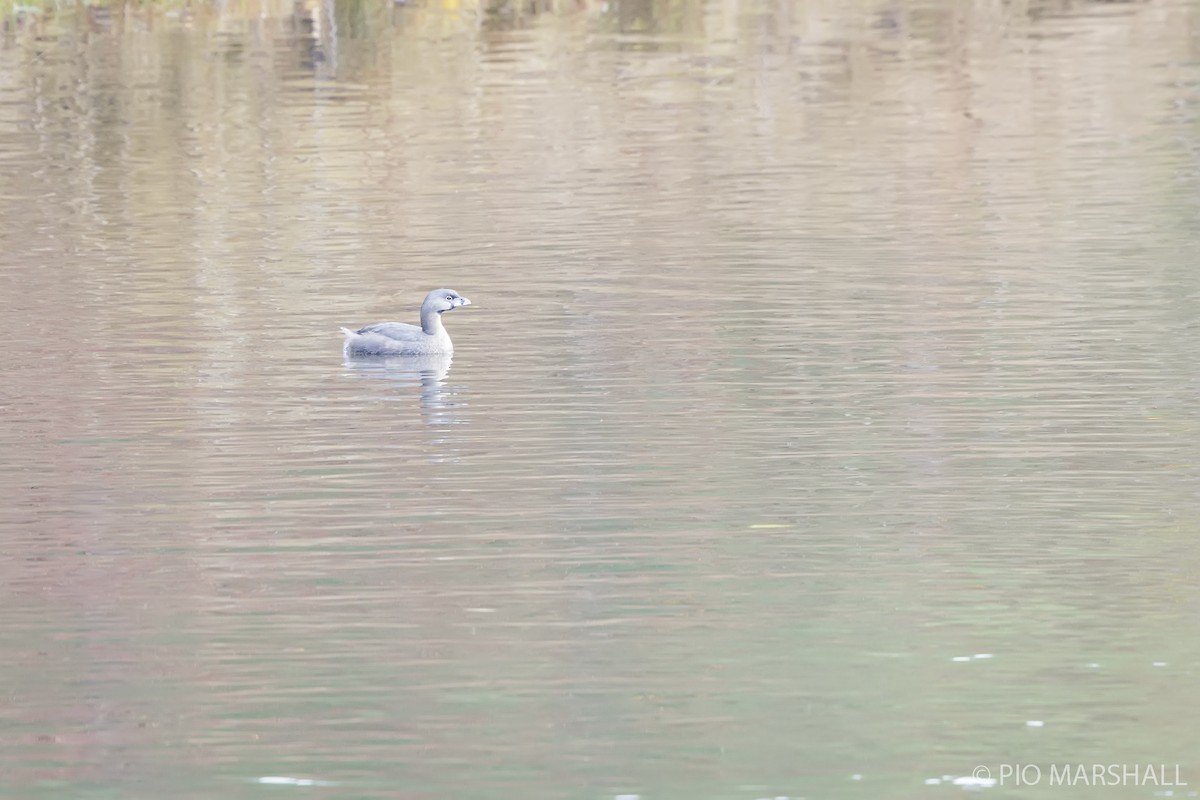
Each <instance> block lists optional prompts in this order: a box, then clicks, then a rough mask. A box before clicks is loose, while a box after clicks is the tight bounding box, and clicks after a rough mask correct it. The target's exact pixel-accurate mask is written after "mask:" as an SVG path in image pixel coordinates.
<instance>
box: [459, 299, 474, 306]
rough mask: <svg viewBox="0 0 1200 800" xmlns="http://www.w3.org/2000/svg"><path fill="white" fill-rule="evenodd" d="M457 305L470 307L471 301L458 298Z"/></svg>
mask: <svg viewBox="0 0 1200 800" xmlns="http://www.w3.org/2000/svg"><path fill="white" fill-rule="evenodd" d="M458 305H460V306H469V305H471V301H470V300H468V299H467V298H465V297H460V298H458Z"/></svg>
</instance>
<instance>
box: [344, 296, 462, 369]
mask: <svg viewBox="0 0 1200 800" xmlns="http://www.w3.org/2000/svg"><path fill="white" fill-rule="evenodd" d="M469 305H471V301H470V300H468V299H467V298H465V297H463V296H462V295H460V294H459V293H458V292H456V291H454V290H453V289H434V290H433V291H432V292H430V293H429V294H427V295H425V302H423V303H421V327H419V328H418V327H417V326H416V325H409V324H408V323H407V322H376V323H375V324H374V325H368V326H366V327H365V328H359V329H358V330H357V331H352V330H349V329H348V328H342V333H344V334H346V347H345V352H346V355H348V356H431V355H442V354H444V355H450V354H451V353H453V352H454V345H453V344H452V343H451V342H450V334H448V333H446V328H445V327H444V326H443V325H442V314H443V313H445V312H447V311H453V310H454V309H456V308H462V307H463V306H469Z"/></svg>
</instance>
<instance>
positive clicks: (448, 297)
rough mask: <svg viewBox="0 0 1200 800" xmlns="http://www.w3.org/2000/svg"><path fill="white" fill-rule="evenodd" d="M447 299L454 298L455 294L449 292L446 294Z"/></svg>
mask: <svg viewBox="0 0 1200 800" xmlns="http://www.w3.org/2000/svg"><path fill="white" fill-rule="evenodd" d="M446 299H447V300H453V299H454V295H452V294H448V295H446Z"/></svg>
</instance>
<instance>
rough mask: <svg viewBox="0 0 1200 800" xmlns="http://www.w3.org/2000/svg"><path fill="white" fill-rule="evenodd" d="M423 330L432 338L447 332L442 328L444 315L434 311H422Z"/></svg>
mask: <svg viewBox="0 0 1200 800" xmlns="http://www.w3.org/2000/svg"><path fill="white" fill-rule="evenodd" d="M421 330H423V331H425V333H427V334H429V335H430V336H437V335H438V334H439V333H441V332H442V331H444V330H446V329H445V328H443V327H442V315H441V314H439V313H438V312H436V311H434V310H432V309H429V310H424V311H422V312H421Z"/></svg>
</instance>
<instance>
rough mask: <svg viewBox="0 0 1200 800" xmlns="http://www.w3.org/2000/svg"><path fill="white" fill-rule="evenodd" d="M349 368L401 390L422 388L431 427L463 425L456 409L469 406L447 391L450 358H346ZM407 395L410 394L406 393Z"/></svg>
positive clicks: (435, 356)
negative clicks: (455, 398)
mask: <svg viewBox="0 0 1200 800" xmlns="http://www.w3.org/2000/svg"><path fill="white" fill-rule="evenodd" d="M345 364H346V368H347V369H350V370H353V371H354V372H356V373H358V374H359V375H361V376H362V377H364V378H374V379H376V380H382V381H388V382H390V383H393V384H395V385H396V386H397V387H398V388H401V389H407V388H411V387H417V386H419V387H420V389H421V408H422V409H423V411H424V414H425V418H426V419H425V421H426V422H428V423H429V424H431V425H456V424H459V423H461V422H463V419H462V416H461V414H459V413H457V411H456V409H459V408H461V407H462V406H464V405H466V404H465V403H463V402H461V401H456V400H454V399H453V398H454V397H456V396H457V394H458V392H457V391H455V390H454V389H453V388H450V389H448V388H447V387H446V375H447V374H449V372H450V355H449V354H448V353H447V354H443V355H430V356H368V357H363V356H358V357H354V358H352V357H350V356H347V357H346V359H345ZM405 394H407V392H405Z"/></svg>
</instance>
